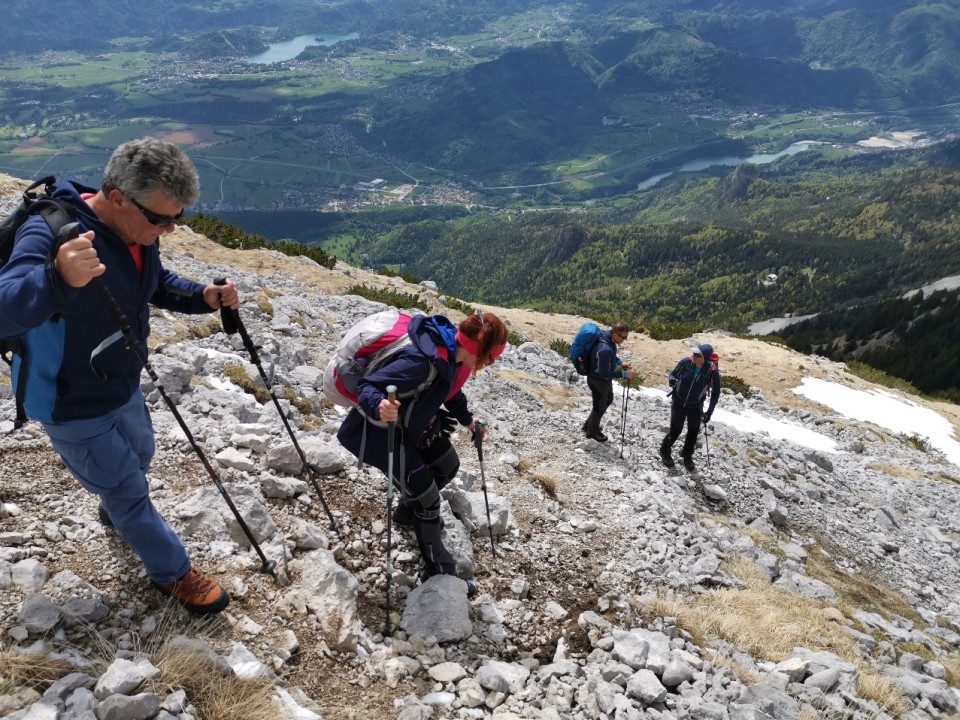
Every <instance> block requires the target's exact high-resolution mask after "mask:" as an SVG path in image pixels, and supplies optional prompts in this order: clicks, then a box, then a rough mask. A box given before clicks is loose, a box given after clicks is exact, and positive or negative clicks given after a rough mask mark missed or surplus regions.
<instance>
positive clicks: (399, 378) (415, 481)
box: [337, 313, 507, 579]
mask: <svg viewBox="0 0 960 720" xmlns="http://www.w3.org/2000/svg"><path fill="white" fill-rule="evenodd" d="M409 335H410V339H411V341H412V342H411V343H410V344H409V345H407V346H406V347H404V348H403V349H402V350H400V351H399V352H398V353H397V355H396V356H395V357H394V358H393V359H391V360H390V361H389V362H388V363H387V364H386V365H384V366H383V367H381V368H379V369H377V370H376V371H374V372H372V373H371V374H369V375H365V376H363V377H362V378H361V379H360V381H359V383H358V385H357V405H358V408H359V409H358V408H354V409H352V410H351V411H350V412H349V413H348V414H347V417H346V418H345V419H344V421H343V423H342V424H341V425H340V430H339V431H338V432H337V439H338V440H339V441H340V444H341V445H343V446H344V447H345V448H346V449H347V450H349V451H350V452H351V453H353V454H354V455H356V456H357V457H358V458H361V460H362V461H363V462H365V463H369V464H371V465H373V466H374V467H376V468H379V469H380V470H381V471H383V473H384V474H386V473H387V470H388V465H387V432H388V431H387V429H386V428H384V427H380V426H379V425H375V424H373V423H372V422H368V420H367V418H371V419H373V420H378V421H382V422H385V423H389V422H396V427H395V430H394V432H395V433H396V442H395V447H396V448H397V449H398V453H397V455H396V457H395V458H394V465H393V467H394V478H393V482H394V485H395V486H396V487H397V488H398V489H399V490H400V492H401V497H400V503H399V505H398V507H397V512H396V513H395V514H394V518H395V519H396V520H397V522H398V523H400V524H412V525H413V529H414V534H415V535H416V537H417V544H418V546H419V548H420V554H421V556H422V557H423V562H424V573H423V577H424V579H426V578H428V577H430V576H433V575H438V574H447V575H454V574H456V562H455V561H454V559H453V558H452V557H451V555H450V553H449V552H448V551H447V549H446V548H445V547H444V546H443V542H442V539H441V535H442V532H443V522H442V520H441V518H440V490H441V489H442V488H443V486H444V485H446V484H447V483H448V482H449V481H450V480H452V479H453V477H454V476H455V475H456V474H457V470H458V469H459V468H460V459H459V458H458V457H457V453H456V450H455V449H454V448H453V445H452V444H451V442H450V437H449V436H450V434H451V433H452V431H453V428H454V427H455V423H453V422H452V421H448V418H449V417H452V418H453V419H455V421H456V422H459V423H460V424H461V425H463V426H465V427H467V428H468V429H469V430H470V431H471V432H474V431H475V430H476V428H477V422H476V420H475V419H474V417H473V414H472V413H471V412H470V410H469V408H468V407H467V398H466V396H465V395H464V394H463V391H462V389H461V388H462V387H463V385H464V383H465V382H466V381H467V378H468V377H470V375H473V374H476V373H477V372H478V371H479V370H481V369H482V368H484V367H486V366H487V365H490V364H491V363H492V362H493V361H494V360H495V359H496V358H497V357H499V356H500V354H501V353H502V352H503V350H504V348H505V347H506V344H507V328H506V326H505V325H504V324H503V321H502V320H500V318H498V317H497V316H496V315H494V314H493V313H483V314H482V315H481V314H479V313H477V314H475V315H471V316H470V317H468V318H467V319H466V320H464V321H463V322H461V323H460V325H459V326H454V325H453V323H451V322H450V320H449V319H447V318H446V317H445V316H443V315H431V316H422V315H421V316H416V317H414V318H413V319H412V320H411V321H410V329H409ZM431 366H433V367H434V368H436V371H437V373H436V378H435V379H434V380H433V381H432V383H431V384H430V385H428V386H427V387H426V388H425V389H423V390H422V391H421V392H420V393H419V395H416V396H413V397H407V398H401V399H396V400H394V401H393V402H391V401H390V400H389V399H388V397H387V387H388V386H390V385H395V386H396V387H397V394H398V395H402V394H403V393H405V392H408V391H412V390H415V389H416V388H418V387H420V386H421V385H422V384H423V383H424V382H426V381H427V379H428V377H429V375H430V368H431ZM441 406H442V407H443V408H446V412H444V411H443V410H442V409H441ZM361 411H362V412H361ZM481 432H483V433H486V427H484V426H481Z"/></svg>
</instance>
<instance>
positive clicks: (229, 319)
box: [213, 277, 340, 535]
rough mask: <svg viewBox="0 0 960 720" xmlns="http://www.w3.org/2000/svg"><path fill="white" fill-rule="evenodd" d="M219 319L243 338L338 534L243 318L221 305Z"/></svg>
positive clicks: (225, 328)
mask: <svg viewBox="0 0 960 720" xmlns="http://www.w3.org/2000/svg"><path fill="white" fill-rule="evenodd" d="M226 283H227V279H226V278H225V277H223V278H217V279H216V280H214V281H213V284H214V285H226ZM220 321H221V323H223V331H224V332H225V333H227V335H234V334H236V333H238V332H239V333H240V339H241V340H243V346H244V347H245V348H246V350H247V352H248V353H249V354H250V359H251V360H252V361H253V364H254V365H256V366H257V370H259V371H260V377H261V378H262V379H263V384H264V385H265V386H266V388H267V392H268V393H270V398H271V399H272V400H273V404H274V407H276V408H277V412H278V413H279V414H280V420H281V421H283V426H284V427H285V428H286V429H287V434H289V435H290V439H291V440H292V441H293V447H294V448H295V449H296V451H297V454H298V455H299V456H300V462H302V463H303V466H304V467H305V468H306V469H307V477H309V478H310V482H311V483H312V484H313V489H314V490H316V491H317V497H319V498H320V504H321V505H323V510H324V512H325V513H326V514H327V517H328V518H329V519H330V529H331V530H333V531H334V532H335V533H337V535H339V534H340V523H338V522H337V521H336V520H335V519H334V517H333V513H332V512H330V507H329V506H328V505H327V499H326V498H325V497H324V495H323V490H322V489H321V488H320V483H318V482H317V477H318V476H319V474H320V473H319V472H317V469H316V468H315V467H314V466H313V465H311V464H310V461H309V460H307V456H306V454H305V453H304V452H303V449H302V448H301V447H300V443H298V442H297V437H296V435H294V434H293V428H291V427H290V422H289V421H288V420H287V416H286V415H285V414H284V413H283V409H282V408H281V407H280V401H279V400H277V396H276V395H275V394H274V392H273V387H272V383H271V382H270V380H269V379H268V378H267V373H266V371H265V370H264V369H263V364H262V363H261V362H260V354H259V353H258V352H257V347H256V345H254V344H253V340H251V339H250V334H249V333H248V332H247V328H246V327H245V326H244V324H243V320H241V319H240V311H239V310H234V309H233V308H228V307H221V308H220Z"/></svg>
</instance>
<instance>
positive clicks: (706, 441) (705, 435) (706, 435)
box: [703, 423, 710, 470]
mask: <svg viewBox="0 0 960 720" xmlns="http://www.w3.org/2000/svg"><path fill="white" fill-rule="evenodd" d="M709 427H710V423H704V424H703V447H704V449H705V450H706V451H707V470H709V469H710V433H709V432H708V429H709Z"/></svg>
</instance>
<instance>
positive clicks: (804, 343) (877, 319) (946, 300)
mask: <svg viewBox="0 0 960 720" xmlns="http://www.w3.org/2000/svg"><path fill="white" fill-rule="evenodd" d="M778 335H781V336H782V337H783V338H784V339H785V340H786V342H787V344H789V345H790V347H792V348H794V349H795V350H799V351H800V352H804V353H811V352H815V353H817V354H818V355H825V356H826V357H829V358H831V359H833V360H843V361H850V360H859V361H862V362H865V363H867V364H868V365H871V366H873V367H876V368H882V369H883V370H884V371H885V372H888V373H890V374H891V375H895V376H896V377H899V378H903V379H905V380H907V381H908V382H910V383H911V384H912V385H913V386H914V387H916V388H917V389H919V390H921V391H923V392H925V393H928V394H930V395H936V396H940V397H944V398H946V399H949V400H951V401H952V402H955V403H960V387H958V381H957V378H960V293H958V292H957V291H956V290H953V291H945V290H942V291H940V292H935V293H932V294H930V295H926V296H925V295H924V294H923V293H916V294H914V295H912V296H910V297H906V298H902V297H901V298H894V299H890V300H884V301H883V302H880V303H877V304H875V305H867V306H860V307H853V308H848V309H846V310H839V311H835V312H830V313H823V314H820V315H818V316H817V317H815V318H812V319H810V320H806V321H804V322H800V323H797V324H795V325H791V326H790V327H788V328H786V329H784V330H782V331H780V332H779V333H778Z"/></svg>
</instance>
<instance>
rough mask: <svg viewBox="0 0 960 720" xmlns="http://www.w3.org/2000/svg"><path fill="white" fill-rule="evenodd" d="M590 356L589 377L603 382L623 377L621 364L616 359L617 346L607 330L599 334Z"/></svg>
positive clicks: (618, 359)
mask: <svg viewBox="0 0 960 720" xmlns="http://www.w3.org/2000/svg"><path fill="white" fill-rule="evenodd" d="M590 355H591V357H590V377H595V378H603V379H604V380H613V379H614V378H619V377H623V367H622V365H623V362H622V361H621V360H620V358H618V357H617V344H616V343H615V342H614V341H613V336H612V334H611V333H610V331H609V330H605V331H604V332H603V333H601V334H600V337H598V338H597V342H596V344H594V346H593V350H591V351H590Z"/></svg>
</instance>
